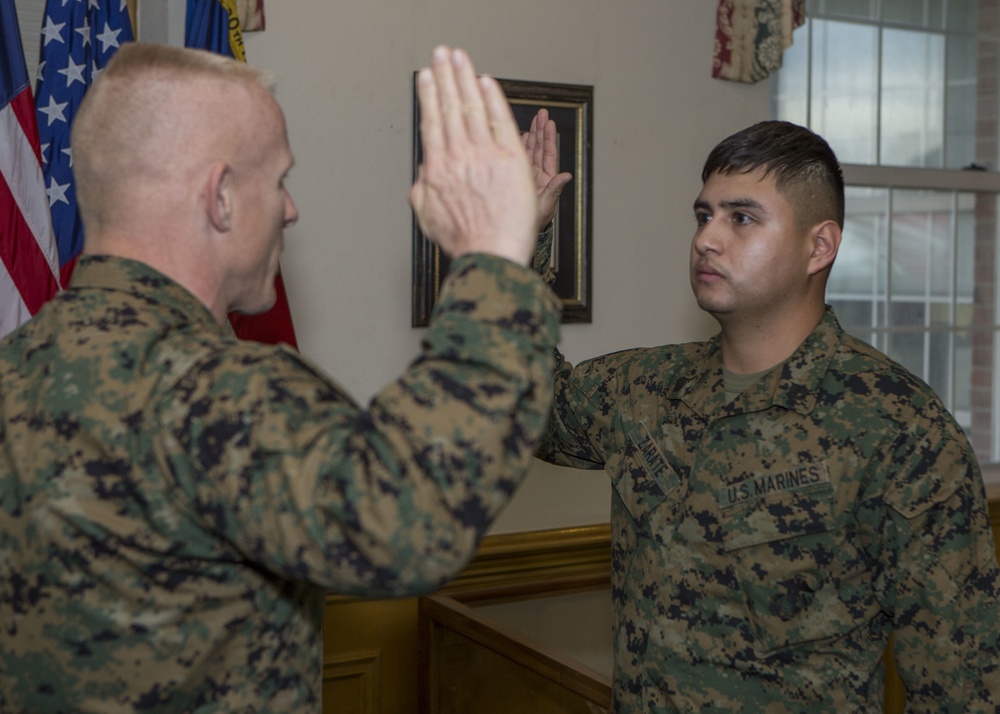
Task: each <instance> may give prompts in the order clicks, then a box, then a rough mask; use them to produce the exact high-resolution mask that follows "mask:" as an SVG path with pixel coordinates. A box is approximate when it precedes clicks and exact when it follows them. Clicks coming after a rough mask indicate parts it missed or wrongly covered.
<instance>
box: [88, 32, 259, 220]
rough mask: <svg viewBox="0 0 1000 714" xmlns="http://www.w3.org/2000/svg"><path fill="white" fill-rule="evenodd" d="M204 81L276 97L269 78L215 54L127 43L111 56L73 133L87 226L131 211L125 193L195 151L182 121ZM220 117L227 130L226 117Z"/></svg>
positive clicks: (217, 121)
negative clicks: (112, 213) (273, 94)
mask: <svg viewBox="0 0 1000 714" xmlns="http://www.w3.org/2000/svg"><path fill="white" fill-rule="evenodd" d="M199 82H201V83H202V84H204V83H205V82H209V83H213V82H214V83H215V85H216V87H217V88H220V89H225V88H227V87H244V88H254V89H256V88H261V89H263V90H264V91H266V92H268V93H273V91H274V90H273V86H274V82H273V80H272V78H271V76H270V75H268V74H267V73H265V72H262V71H261V70H259V69H256V68H254V67H250V66H248V65H247V64H246V63H244V62H238V61H236V60H234V59H232V58H230V57H226V56H223V55H220V54H217V53H214V52H207V51H204V50H195V49H189V48H182V47H172V46H168V45H163V44H156V43H149V42H127V43H125V44H123V45H122V46H121V48H120V49H119V50H118V51H117V52H116V53H115V56H114V57H112V58H111V60H110V61H109V62H108V65H107V67H105V69H104V70H103V72H102V73H101V76H100V77H99V78H98V79H97V80H96V81H95V82H94V84H93V85H92V86H91V87H90V89H89V90H88V91H87V94H86V95H85V97H84V99H83V102H82V104H81V105H80V110H79V112H78V113H77V115H76V119H75V120H74V123H73V129H72V137H71V141H72V145H73V173H74V175H75V178H76V187H77V199H78V203H79V206H80V213H81V216H82V217H83V219H84V224H85V226H86V224H87V222H88V219H93V220H98V219H101V218H102V217H106V216H107V215H108V214H109V213H111V212H121V211H123V210H126V209H127V206H125V205H124V204H123V198H122V192H127V191H128V190H129V188H130V187H132V186H134V185H136V184H137V183H138V182H142V181H144V180H146V179H148V178H149V177H151V176H155V175H158V174H161V173H162V171H163V170H164V169H165V168H166V167H169V166H170V165H172V160H173V159H176V158H179V157H182V156H184V155H185V154H186V153H190V148H189V146H188V145H187V141H188V137H189V136H190V131H191V126H190V122H187V123H186V124H185V123H184V122H183V121H181V120H180V119H179V118H178V116H179V115H182V114H183V113H184V111H185V110H186V108H188V107H190V106H193V105H192V102H193V101H194V95H193V90H192V84H194V83H199ZM206 91H210V90H205V89H204V88H203V89H202V95H204V94H205V93H206ZM191 111H194V110H191ZM214 119H215V122H216V124H220V125H224V119H225V117H214ZM206 121H208V119H206ZM185 132H187V133H185Z"/></svg>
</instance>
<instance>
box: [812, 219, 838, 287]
mask: <svg viewBox="0 0 1000 714" xmlns="http://www.w3.org/2000/svg"><path fill="white" fill-rule="evenodd" d="M811 238H812V253H811V254H810V255H809V275H815V274H816V273H819V272H822V271H823V270H827V269H829V268H830V266H831V265H833V261H834V259H836V257H837V251H838V250H840V240H841V238H842V235H841V230H840V226H838V225H837V224H836V222H834V221H823V222H822V223H820V224H819V225H818V226H815V227H813V229H812V232H811Z"/></svg>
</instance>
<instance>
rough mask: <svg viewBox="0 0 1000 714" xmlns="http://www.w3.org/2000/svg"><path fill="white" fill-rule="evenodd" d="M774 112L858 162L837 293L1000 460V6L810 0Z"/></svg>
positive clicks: (853, 326) (836, 271)
mask: <svg viewBox="0 0 1000 714" xmlns="http://www.w3.org/2000/svg"><path fill="white" fill-rule="evenodd" d="M807 18H808V19H807V21H806V24H805V26H804V27H802V28H800V29H799V30H796V32H795V36H794V40H795V42H794V44H793V45H792V47H790V48H789V49H788V51H786V53H785V57H784V63H783V64H784V66H783V68H782V70H781V71H780V72H778V73H777V75H776V76H775V81H774V84H773V86H774V113H775V116H777V117H778V118H781V119H787V120H789V121H793V122H796V123H799V124H804V125H806V126H809V127H810V128H812V129H813V130H814V131H816V132H818V133H819V134H821V135H822V136H824V137H825V138H826V139H827V140H828V141H829V142H830V145H831V146H832V147H833V149H834V151H836V152H837V155H838V157H839V158H840V160H841V163H842V164H843V165H844V177H845V179H846V181H847V184H848V188H847V215H846V219H845V230H844V242H843V244H842V246H841V250H840V255H839V256H838V258H837V263H836V264H835V266H834V268H833V271H832V273H831V276H830V282H829V284H828V286H827V300H828V301H829V302H830V303H831V304H832V305H833V307H834V309H835V310H836V311H837V314H838V316H839V317H840V320H841V323H842V324H843V326H844V328H845V329H846V330H847V331H848V332H850V333H852V334H854V335H856V336H858V337H860V338H861V339H864V340H865V341H867V342H870V343H871V344H873V345H874V346H875V347H877V348H878V349H880V350H882V351H883V352H885V353H887V354H888V355H889V356H890V357H892V358H893V359H895V360H897V361H898V362H900V363H902V364H903V365H904V366H906V367H907V368H908V369H909V370H910V371H912V372H913V373H914V374H916V375H918V376H919V377H921V378H922V379H923V380H924V381H926V382H927V383H928V384H930V385H931V387H933V388H934V390H935V391H936V392H937V393H938V394H939V395H940V396H941V397H942V399H943V400H944V401H945V403H946V405H947V406H948V408H949V409H950V410H951V412H952V413H953V414H954V415H955V417H956V418H957V419H958V421H959V423H960V424H961V425H962V427H963V428H964V429H965V430H966V433H967V434H968V435H969V438H970V440H971V441H972V444H973V446H974V448H975V450H976V453H977V455H978V457H979V459H980V460H981V461H982V462H984V463H985V462H998V461H1000V329H998V328H1000V310H998V297H1000V296H998V295H997V291H996V284H997V268H998V265H997V242H998V237H1000V233H998V226H997V208H998V197H1000V175H998V173H997V172H996V169H997V159H998V151H997V144H998V123H997V120H998V115H1000V114H998V100H1000V84H998V68H1000V0H810V1H809V2H808V4H807Z"/></svg>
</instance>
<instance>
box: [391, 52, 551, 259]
mask: <svg viewBox="0 0 1000 714" xmlns="http://www.w3.org/2000/svg"><path fill="white" fill-rule="evenodd" d="M417 96H418V99H419V101H420V116H421V120H420V136H421V140H422V141H423V151H424V161H423V164H421V166H420V168H419V170H418V175H417V180H416V181H415V182H414V184H413V187H412V188H411V189H410V203H411V204H412V205H413V210H414V211H415V212H416V214H417V220H418V221H419V223H420V227H421V228H422V229H423V231H424V232H425V233H426V234H427V235H428V236H429V237H430V238H431V240H433V241H435V242H436V243H437V244H438V245H439V246H440V247H441V249H442V250H443V251H444V252H445V253H447V254H448V255H449V256H451V257H452V258H456V257H458V256H460V255H464V254H466V253H473V252H483V253H492V254H494V255H499V256H501V257H504V258H507V259H509V260H513V261H516V262H518V263H521V264H522V265H525V264H527V263H528V261H529V260H530V259H531V256H532V255H533V253H534V249H535V239H536V237H537V233H536V228H537V226H536V222H537V220H538V218H537V216H538V199H537V197H536V191H535V186H534V181H533V178H532V173H531V170H530V166H529V162H528V157H527V155H526V152H525V150H524V146H523V145H522V143H521V138H520V135H519V133H518V128H517V124H516V123H515V121H514V116H513V114H512V113H511V110H510V105H509V104H508V103H507V98H506V97H505V96H504V93H503V90H501V88H500V86H499V84H497V82H496V81H495V80H494V79H492V78H490V77H483V78H479V79H477V78H476V72H475V68H474V67H473V65H472V61H471V60H470V59H469V57H468V55H467V54H466V53H465V52H464V51H462V50H460V49H455V50H453V49H451V48H448V47H443V46H441V47H437V48H435V49H434V53H433V61H432V67H431V69H426V68H425V69H422V70H421V71H420V72H419V74H418V75H417Z"/></svg>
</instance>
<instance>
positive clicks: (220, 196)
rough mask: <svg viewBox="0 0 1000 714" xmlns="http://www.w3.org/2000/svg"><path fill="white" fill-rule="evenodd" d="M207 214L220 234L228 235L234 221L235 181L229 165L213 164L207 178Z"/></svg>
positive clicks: (205, 190) (205, 194) (205, 191)
mask: <svg viewBox="0 0 1000 714" xmlns="http://www.w3.org/2000/svg"><path fill="white" fill-rule="evenodd" d="M203 190H204V198H205V212H206V214H207V217H208V221H209V223H211V224H212V227H213V228H214V229H215V230H216V231H217V232H219V233H227V232H228V231H229V229H230V227H231V226H232V220H233V179H232V171H231V169H230V167H229V164H225V163H218V164H212V168H211V170H210V171H209V173H208V175H207V176H206V177H205V186H204V189H203Z"/></svg>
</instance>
